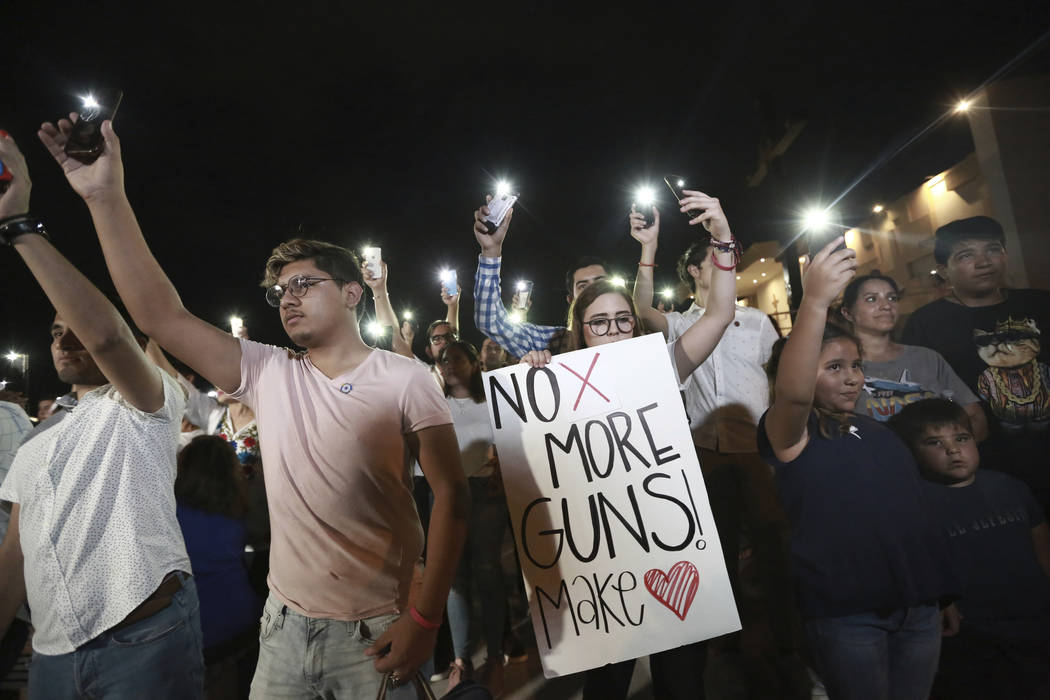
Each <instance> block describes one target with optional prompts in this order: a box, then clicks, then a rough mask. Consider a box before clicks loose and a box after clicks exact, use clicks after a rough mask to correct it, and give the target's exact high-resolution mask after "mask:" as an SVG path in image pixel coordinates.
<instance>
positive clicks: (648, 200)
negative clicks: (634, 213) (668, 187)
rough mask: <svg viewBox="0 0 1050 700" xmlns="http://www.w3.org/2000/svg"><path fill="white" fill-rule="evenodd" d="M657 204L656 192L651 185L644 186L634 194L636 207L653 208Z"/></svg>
mask: <svg viewBox="0 0 1050 700" xmlns="http://www.w3.org/2000/svg"><path fill="white" fill-rule="evenodd" d="M654 202H656V190H654V189H653V188H652V187H650V186H649V185H642V186H641V187H639V188H638V189H637V190H635V192H634V204H635V206H636V207H646V208H648V207H651V206H653V203H654Z"/></svg>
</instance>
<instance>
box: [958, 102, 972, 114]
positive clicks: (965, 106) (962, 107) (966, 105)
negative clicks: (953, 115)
mask: <svg viewBox="0 0 1050 700" xmlns="http://www.w3.org/2000/svg"><path fill="white" fill-rule="evenodd" d="M969 109H970V101H969V100H959V102H958V104H956V105H955V111H956V112H966V111H968V110H969Z"/></svg>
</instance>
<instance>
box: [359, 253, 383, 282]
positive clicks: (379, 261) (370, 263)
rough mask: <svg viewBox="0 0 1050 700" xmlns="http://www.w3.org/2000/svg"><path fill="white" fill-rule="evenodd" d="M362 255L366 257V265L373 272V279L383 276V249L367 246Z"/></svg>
mask: <svg viewBox="0 0 1050 700" xmlns="http://www.w3.org/2000/svg"><path fill="white" fill-rule="evenodd" d="M361 257H363V258H364V259H365V267H367V268H368V271H369V272H370V273H371V274H372V279H379V278H380V277H382V276H383V249H382V248H365V249H364V250H362V251H361Z"/></svg>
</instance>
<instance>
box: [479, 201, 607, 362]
mask: <svg viewBox="0 0 1050 700" xmlns="http://www.w3.org/2000/svg"><path fill="white" fill-rule="evenodd" d="M488 213H489V210H488V207H487V206H482V207H481V208H480V209H478V210H477V211H475V212H474V237H475V238H476V239H477V241H478V245H480V246H481V255H480V257H479V258H478V271H477V274H475V275H474V324H475V325H476V326H477V327H478V330H480V331H481V332H482V333H484V334H485V335H486V336H488V337H489V338H491V339H492V340H493V341H495V342H496V343H497V344H498V345H500V346H502V347H503V348H504V349H505V350H506V351H507V352H508V353H510V354H511V355H513V356H514V357H521V356H523V355H526V354H528V353H529V352H530V351H532V350H546V349H548V348H550V349H551V352H558V351H560V349H561V348H560V341H561V338H562V336H563V334H564V332H565V327H564V326H538V325H536V324H534V323H527V322H524V321H522V322H520V323H516V322H514V321H512V320H511V318H510V316H509V315H508V314H507V309H506V307H505V306H503V299H502V297H501V294H500V280H499V272H500V264H501V256H502V255H503V239H505V238H506V237H507V229H508V227H509V226H510V220H511V217H512V216H513V214H514V209H510V210H509V211H508V212H507V215H506V217H505V218H504V219H503V223H501V224H500V226H499V228H497V229H496V230H495V231H494V232H492V233H489V232H488V229H487V228H486V227H485V222H484V221H483V220H482V219H483V217H484V216H486V215H487V214H488ZM606 276H607V273H606V271H605V262H604V261H602V260H600V259H598V258H590V257H586V258H580V259H579V260H578V261H576V264H575V265H573V266H572V267H571V268H570V269H569V271H568V274H567V275H566V279H565V286H566V288H567V291H568V294H567V295H566V297H565V301H567V302H569V303H570V304H571V303H572V301H573V299H575V298H576V297H577V295H579V293H580V292H582V291H583V290H584V289H586V288H587V285H589V284H591V283H592V282H597V281H598V280H603V279H605V278H606Z"/></svg>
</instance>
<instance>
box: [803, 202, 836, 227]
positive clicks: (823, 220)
mask: <svg viewBox="0 0 1050 700" xmlns="http://www.w3.org/2000/svg"><path fill="white" fill-rule="evenodd" d="M830 223H831V213H830V212H829V211H828V210H827V209H820V208H819V207H812V208H811V209H807V210H806V211H805V212H804V213H803V214H802V225H803V226H804V229H803V230H805V231H823V230H824V229H826V228H827V227H828V225H829V224H830Z"/></svg>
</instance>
